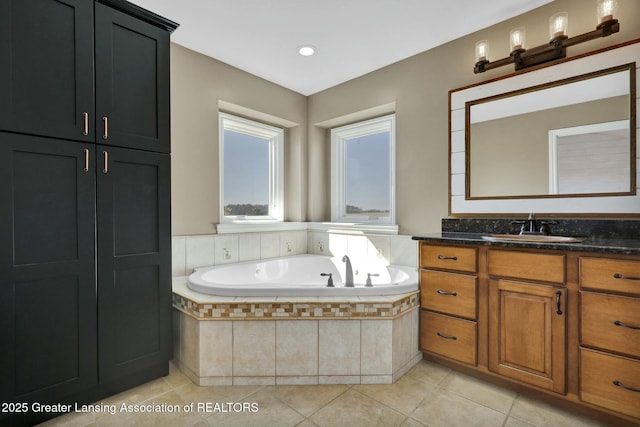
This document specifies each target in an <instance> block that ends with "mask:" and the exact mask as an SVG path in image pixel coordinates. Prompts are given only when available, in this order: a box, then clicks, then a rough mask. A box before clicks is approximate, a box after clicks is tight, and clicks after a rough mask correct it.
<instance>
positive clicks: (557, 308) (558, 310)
mask: <svg viewBox="0 0 640 427" xmlns="http://www.w3.org/2000/svg"><path fill="white" fill-rule="evenodd" d="M561 297H562V292H561V291H557V292H556V314H562V309H561V308H560V307H561V305H562V301H561V300H560V298H561Z"/></svg>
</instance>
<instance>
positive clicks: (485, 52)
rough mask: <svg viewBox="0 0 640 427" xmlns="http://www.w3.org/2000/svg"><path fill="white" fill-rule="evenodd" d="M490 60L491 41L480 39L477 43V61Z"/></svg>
mask: <svg viewBox="0 0 640 427" xmlns="http://www.w3.org/2000/svg"><path fill="white" fill-rule="evenodd" d="M488 60H489V42H488V41H487V40H480V41H479V42H477V43H476V62H480V61H488Z"/></svg>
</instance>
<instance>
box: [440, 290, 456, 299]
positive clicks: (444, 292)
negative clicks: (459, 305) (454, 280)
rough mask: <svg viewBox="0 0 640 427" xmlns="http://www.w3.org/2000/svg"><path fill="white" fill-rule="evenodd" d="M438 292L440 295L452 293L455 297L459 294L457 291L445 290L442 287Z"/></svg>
mask: <svg viewBox="0 0 640 427" xmlns="http://www.w3.org/2000/svg"><path fill="white" fill-rule="evenodd" d="M436 292H437V293H438V294H440V295H450V296H452V297H455V296H457V295H458V293H457V292H448V291H443V290H442V289H438V290H437V291H436Z"/></svg>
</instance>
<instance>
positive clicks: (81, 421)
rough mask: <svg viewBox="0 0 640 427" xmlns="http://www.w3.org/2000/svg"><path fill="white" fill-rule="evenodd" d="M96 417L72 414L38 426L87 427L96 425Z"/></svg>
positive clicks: (91, 414) (93, 415)
mask: <svg viewBox="0 0 640 427" xmlns="http://www.w3.org/2000/svg"><path fill="white" fill-rule="evenodd" d="M95 420H96V416H95V414H93V413H90V414H83V413H75V412H71V413H68V414H65V415H61V416H59V417H56V418H53V419H51V420H49V421H46V422H44V423H42V424H38V426H39V427H62V426H64V427H85V426H90V425H94V424H95Z"/></svg>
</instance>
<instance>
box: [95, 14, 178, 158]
mask: <svg viewBox="0 0 640 427" xmlns="http://www.w3.org/2000/svg"><path fill="white" fill-rule="evenodd" d="M95 8H96V12H95V14H96V17H95V20H96V21H95V22H96V116H97V122H98V123H97V128H98V129H99V130H98V137H97V140H98V141H101V143H103V144H108V145H113V146H119V147H128V148H138V149H141V150H148V151H158V152H163V153H168V152H169V151H170V147H169V140H170V135H169V121H170V116H169V33H168V32H167V31H165V30H162V29H160V28H158V27H155V26H153V25H151V24H148V23H146V22H143V21H140V20H138V19H136V18H133V17H132V16H129V15H126V14H124V13H122V12H119V11H117V10H113V9H111V8H110V7H108V6H105V5H103V4H99V3H96V5H95Z"/></svg>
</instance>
